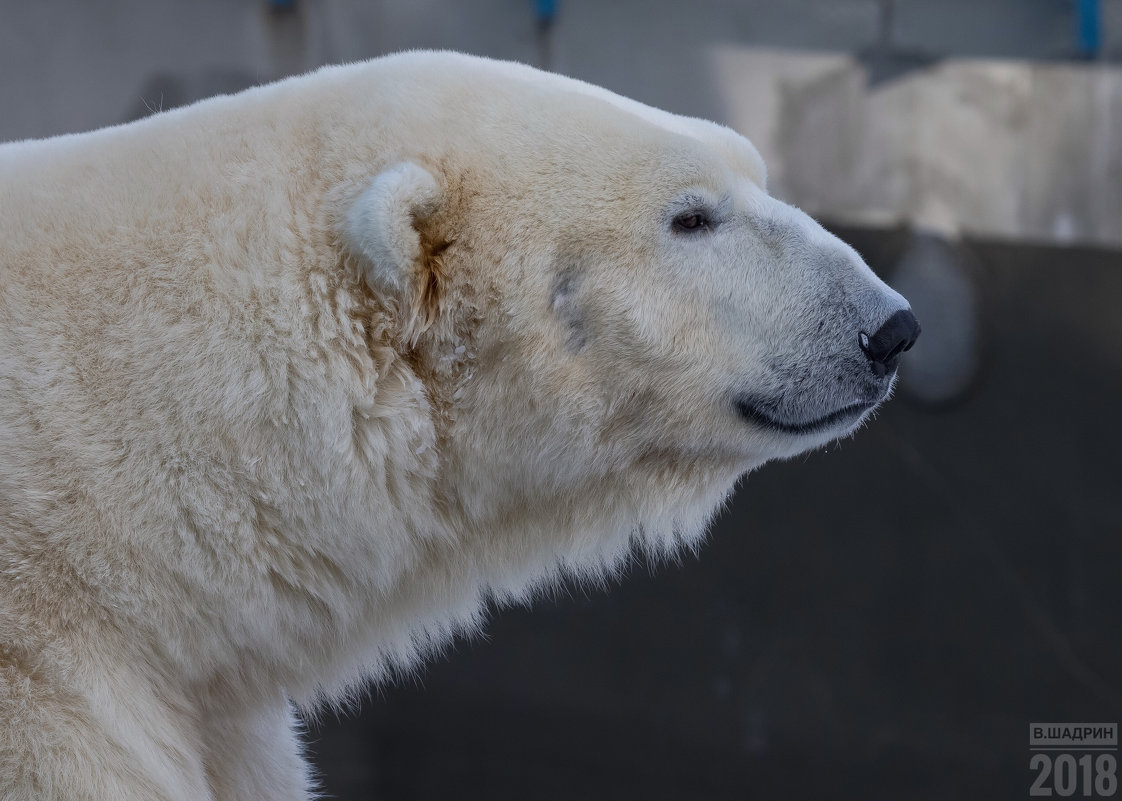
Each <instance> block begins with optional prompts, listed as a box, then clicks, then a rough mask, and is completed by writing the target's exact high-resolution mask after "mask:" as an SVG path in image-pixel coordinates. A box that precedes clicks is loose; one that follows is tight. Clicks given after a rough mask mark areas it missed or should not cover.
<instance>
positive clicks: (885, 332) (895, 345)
mask: <svg viewBox="0 0 1122 801" xmlns="http://www.w3.org/2000/svg"><path fill="white" fill-rule="evenodd" d="M919 331H920V328H919V320H917V319H916V316H915V315H914V314H912V312H911V310H910V309H901V310H900V311H898V312H896V313H895V314H893V315H892V316H891V317H889V318H888V320H886V321H885V323H884V324H883V325H882V326H881V327H880V328H878V329H877V330H876V332H875V333H873V334H871V335H870V334H866V333H865V332H864V331H861V332H859V333H858V334H857V341H858V343H859V344H860V345H861V350H863V351H864V352H865V355H866V356H867V357H868V359H869V361H870V362H871V366H872V368H873V372H874V373H876V374H877V375H878V376H883V375H885V374H886V373H888V372H889V371H891V370H895V369H896V360H897V358H898V357H899V356H900V354H901V353H903V352H904V351H906V350H908V349H909V348H911V347H912V345H914V344H915V343H916V339H917V338H918V337H919Z"/></svg>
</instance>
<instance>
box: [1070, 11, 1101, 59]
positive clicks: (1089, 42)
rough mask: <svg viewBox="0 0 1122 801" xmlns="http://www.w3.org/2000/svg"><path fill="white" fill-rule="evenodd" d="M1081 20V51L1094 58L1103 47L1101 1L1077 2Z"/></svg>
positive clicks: (1078, 14)
mask: <svg viewBox="0 0 1122 801" xmlns="http://www.w3.org/2000/svg"><path fill="white" fill-rule="evenodd" d="M1076 3H1077V6H1076V13H1077V16H1078V19H1079V49H1080V50H1081V51H1082V52H1083V55H1085V56H1087V57H1089V58H1094V57H1095V56H1097V55H1098V54H1099V48H1100V47H1101V46H1102V9H1101V8H1100V5H1099V3H1100V0H1076Z"/></svg>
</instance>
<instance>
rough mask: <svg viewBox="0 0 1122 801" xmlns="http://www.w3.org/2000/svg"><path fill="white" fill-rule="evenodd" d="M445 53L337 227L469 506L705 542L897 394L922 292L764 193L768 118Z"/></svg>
mask: <svg viewBox="0 0 1122 801" xmlns="http://www.w3.org/2000/svg"><path fill="white" fill-rule="evenodd" d="M426 64H431V62H426ZM435 69H436V70H437V71H439V74H440V77H439V79H438V80H435V81H433V83H435V84H436V85H437V86H440V87H442V89H441V90H440V91H439V92H437V93H436V94H435V95H434V94H433V93H432V92H431V90H429V91H426V92H421V91H419V90H418V91H417V92H416V93H415V94H413V95H412V96H413V97H414V98H415V97H421V98H423V100H422V101H421V102H419V103H414V102H413V101H412V100H411V101H410V104H408V105H405V104H403V105H402V107H401V109H400V110H399V112H398V113H399V114H400V117H396V118H395V119H397V121H398V122H401V123H402V124H403V125H404V126H405V127H406V128H407V129H408V130H409V131H410V132H411V135H410V138H409V139H408V140H402V141H400V142H398V143H396V144H395V147H394V148H392V150H393V155H392V157H390V158H386V157H384V156H381V157H380V158H379V159H378V161H379V163H378V164H377V165H376V166H372V168H371V169H370V174H369V175H368V176H366V177H364V178H363V180H362V181H361V182H358V183H356V185H355V188H354V190H353V192H352V193H351V194H350V195H349V196H348V204H347V210H346V214H345V219H344V221H343V222H342V223H341V225H342V227H343V229H344V238H345V241H346V243H347V247H348V248H349V250H350V252H351V253H353V254H354V255H355V257H356V259H357V261H358V262H359V269H360V270H361V271H362V272H363V275H364V277H365V280H366V282H367V283H368V285H369V286H370V288H371V290H372V291H373V292H374V294H375V295H377V296H379V297H380V298H382V299H384V300H385V302H386V308H387V309H388V310H389V314H390V317H391V318H392V319H393V321H394V322H393V326H392V328H393V330H394V335H395V342H396V345H395V347H396V349H397V350H398V352H399V353H401V354H402V356H403V358H405V359H406V360H407V361H408V363H409V364H410V366H411V368H412V370H413V371H414V373H415V375H416V376H417V377H418V379H419V380H420V381H422V382H423V383H424V385H425V387H426V394H427V396H428V398H429V399H430V401H431V402H432V403H433V407H434V410H435V412H434V413H435V415H436V417H437V418H438V425H437V429H438V430H437V432H436V435H437V441H438V443H439V445H438V447H439V448H440V449H441V455H440V461H441V467H440V470H441V475H442V478H443V480H444V481H446V482H447V486H446V497H448V498H449V499H450V501H449V508H451V509H455V510H456V514H457V515H461V516H462V520H461V522H464V523H465V524H466V525H468V526H469V527H471V526H474V527H476V528H478V529H479V530H482V531H493V530H495V529H496V528H501V527H502V526H503V525H506V524H508V523H511V522H513V521H520V522H519V525H521V526H522V527H523V533H522V534H519V535H518V536H520V537H525V536H528V535H526V534H525V533H524V529H525V527H527V526H529V527H531V528H532V527H533V524H532V522H531V520H532V518H533V517H534V515H533V514H531V512H530V511H528V510H537V511H538V512H540V513H541V514H542V515H543V516H544V517H545V518H546V523H547V524H548V525H552V526H557V525H560V524H562V523H571V526H570V527H571V528H572V529H573V530H574V533H573V534H572V536H571V538H570V541H567V542H566V544H565V545H564V546H561V545H557V546H556V547H555V548H554V549H553V551H552V552H554V553H555V554H557V555H559V556H560V557H561V558H563V559H564V558H567V554H570V553H572V552H573V550H574V549H576V550H577V551H580V546H579V543H580V541H581V540H582V538H587V539H588V540H589V541H590V542H595V543H597V545H596V546H592V545H590V546H589V549H588V550H589V552H595V551H597V548H598V547H599V546H600V545H602V544H603V542H604V541H605V535H604V534H603V533H602V531H601V530H602V529H604V528H605V527H607V528H608V529H611V530H612V531H614V532H618V536H614V535H613V536H614V539H613V536H609V537H607V540H609V541H613V542H615V543H616V545H617V546H618V544H619V542H621V541H622V540H624V539H627V537H628V536H631V535H634V534H635V533H636V532H638V533H640V535H641V536H642V537H643V538H644V539H645V540H647V541H650V542H653V543H655V544H659V543H666V542H670V541H679V540H681V539H686V540H688V539H690V538H691V537H693V536H695V535H696V534H697V533H698V532H700V531H701V530H703V528H704V526H705V523H706V522H707V519H708V516H709V515H710V514H711V513H712V510H713V509H714V508H715V506H716V505H717V504H718V503H719V501H720V500H721V498H723V497H724V496H725V495H726V493H727V492H728V491H729V490H730V488H731V487H732V485H733V483H734V482H735V480H736V479H737V477H738V476H740V475H742V474H744V473H745V472H747V471H749V470H751V469H753V468H755V467H757V466H758V465H760V464H762V463H764V462H766V461H768V460H770V459H775V458H782V457H790V456H792V455H794V454H798V453H801V452H803V451H806V450H807V449H810V448H814V447H817V446H821V445H823V444H825V443H828V442H830V441H832V440H835V439H837V438H839V437H843V436H846V435H848V434H850V433H851V432H853V431H854V430H855V429H856V428H857V427H858V426H860V425H861V424H862V422H863V421H865V420H866V419H867V417H868V416H869V414H870V412H871V411H872V410H873V409H874V408H876V406H877V405H878V404H879V403H881V402H882V401H884V400H885V399H886V398H887V397H888V396H889V394H890V392H891V390H892V386H893V381H894V377H895V368H896V363H897V357H898V355H899V354H900V352H901V351H904V350H907V349H908V348H909V347H911V345H912V343H913V342H914V341H915V338H916V336H917V335H918V332H919V329H918V326H917V324H916V322H915V318H914V317H913V316H912V314H911V312H910V310H909V307H908V304H907V302H906V301H905V300H904V298H902V297H901V296H900V295H899V294H897V293H896V292H894V291H893V290H892V289H890V288H889V287H888V286H886V285H885V284H884V283H883V282H882V281H880V280H879V279H878V278H877V277H876V276H875V275H874V274H873V272H872V271H871V270H870V269H869V268H868V267H867V266H866V265H865V263H864V262H863V261H862V260H861V258H860V257H859V256H858V255H857V253H855V252H854V251H853V249H852V248H850V247H848V246H847V245H846V244H844V243H843V242H841V241H840V240H839V239H837V238H836V237H835V236H833V235H831V234H830V233H828V232H827V231H825V230H824V229H823V228H822V227H821V226H820V225H819V224H818V223H816V222H815V221H814V220H813V219H811V218H810V217H809V216H807V215H806V214H804V213H802V212H801V211H799V210H797V209H795V208H793V207H791V206H789V205H787V204H786V203H783V202H781V201H780V200H777V199H776V198H774V197H772V196H770V195H769V194H768V191H767V185H766V176H765V168H764V164H763V162H762V161H761V159H760V157H759V154H758V153H757V151H756V150H755V148H754V147H753V146H752V145H751V144H750V143H749V142H748V141H747V140H746V139H744V138H743V137H741V136H738V135H737V134H735V133H734V132H732V131H730V130H728V129H726V128H723V127H721V126H718V125H715V124H713V123H708V122H703V121H700V120H693V119H687V118H683V117H678V116H674V115H671V114H667V113H664V112H660V111H657V110H654V109H651V108H648V107H646V106H643V105H640V104H638V103H634V102H632V101H628V100H625V99H623V98H620V97H617V96H615V95H612V94H610V93H608V92H606V91H604V90H600V89H597V88H595V87H591V86H588V85H585V84H582V83H579V82H576V81H571V80H568V79H564V78H559V77H556V76H551V75H546V74H543V73H538V72H536V71H534V70H530V69H529V68H523V67H516V66H514V65H506V64H497V63H494V62H479V61H476V60H471V61H466V62H463V63H455V64H446V63H443V62H439V63H438V66H436V67H435ZM422 72H424V71H422ZM465 76H466V77H465ZM432 77H433V75H432V74H426V75H424V76H422V77H421V78H418V77H417V76H416V74H414V73H408V74H404V73H403V75H402V78H401V81H402V87H401V89H400V91H401V92H402V94H403V95H406V96H409V95H411V93H412V92H413V88H412V85H411V82H412V81H416V80H426V79H432ZM411 121H415V122H411ZM609 497H610V498H611V499H612V501H611V503H609V502H608V501H606V500H604V499H605V498H609ZM582 532H583V533H582ZM543 537H544V535H543Z"/></svg>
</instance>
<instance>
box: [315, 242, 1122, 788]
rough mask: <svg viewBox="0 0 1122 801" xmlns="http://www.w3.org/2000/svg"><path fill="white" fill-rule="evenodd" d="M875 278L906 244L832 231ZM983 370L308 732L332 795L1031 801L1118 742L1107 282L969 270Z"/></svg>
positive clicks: (1038, 272)
mask: <svg viewBox="0 0 1122 801" xmlns="http://www.w3.org/2000/svg"><path fill="white" fill-rule="evenodd" d="M841 233H842V234H843V236H845V237H847V238H848V239H849V240H850V241H851V242H853V243H854V244H855V246H856V247H857V248H858V249H859V250H860V251H861V252H862V253H863V254H864V255H865V256H866V258H867V259H868V260H869V261H870V263H871V264H873V265H874V267H880V268H883V269H884V270H886V271H887V270H888V268H889V267H890V266H891V265H893V264H895V263H896V260H897V259H898V258H899V256H900V255H901V253H902V252H903V250H904V248H905V247H906V244H907V241H908V240H907V237H906V235H904V234H903V233H902V232H900V233H891V232H889V233H885V232H862V231H852V230H851V231H842V232H841ZM966 247H968V248H969V249H970V251H971V252H972V257H971V264H972V270H973V273H972V274H973V277H974V279H975V281H976V286H977V290H978V298H979V311H980V321H981V323H980V324H981V329H982V336H983V338H984V340H985V354H984V359H983V362H982V368H981V373H980V375H979V376H978V378H977V380H976V381H975V382H974V384H973V385H972V388H971V391H970V392H969V393H968V395H967V396H965V397H964V398H963V399H962V401H961V402H959V403H957V404H953V405H949V406H943V407H939V408H934V409H932V408H927V407H923V406H920V405H918V404H913V403H911V402H909V401H908V400H907V399H906V398H904V397H902V398H898V399H896V400H894V401H893V402H891V403H890V404H889V405H888V406H887V407H886V408H885V410H884V411H883V412H882V413H881V414H880V416H879V419H877V420H876V421H874V422H873V423H872V424H871V425H870V426H869V427H868V429H867V430H864V431H862V432H860V433H859V434H858V435H857V436H856V438H854V439H852V440H849V441H845V442H842V443H840V444H837V445H834V446H831V447H830V448H829V449H827V451H826V452H824V453H816V454H812V455H809V456H805V457H801V458H799V459H796V460H794V461H792V462H788V463H781V464H775V465H769V466H767V467H765V468H764V469H762V470H761V471H759V472H758V473H756V474H754V475H752V476H750V477H749V478H748V479H747V481H746V482H745V484H744V486H743V487H742V489H741V490H740V491H739V493H738V495H737V496H736V499H735V502H734V503H733V505H732V507H731V509H730V510H729V511H728V513H727V514H726V515H724V516H723V517H722V519H721V520H720V522H719V524H718V525H717V527H716V530H715V531H714V533H713V535H712V537H711V539H710V542H709V543H708V544H707V545H706V547H705V548H704V549H703V550H702V552H701V555H700V558H699V559H697V560H694V559H692V558H687V559H686V560H684V562H683V563H682V564H681V565H674V566H663V567H660V568H658V569H657V570H655V571H654V572H653V575H652V574H650V573H648V572H647V571H646V570H645V569H643V568H637V569H635V570H633V571H632V575H630V576H629V577H628V578H627V579H626V580H625V581H624V582H623V583H622V585H621V586H618V587H614V588H612V589H611V590H610V591H609V592H607V593H603V594H601V593H596V594H593V595H591V596H586V595H583V594H581V593H580V592H579V591H574V597H571V598H565V599H561V600H559V601H558V602H556V603H539V604H538V606H537V608H535V609H532V610H524V609H511V610H506V611H503V612H501V613H498V614H497V615H496V617H495V620H494V622H493V623H492V625H491V626H490V627H489V629H488V635H487V637H486V638H480V640H479V641H477V642H473V643H466V644H465V643H461V644H459V645H458V646H457V647H456V648H455V649H454V650H453V652H451V653H450V654H449V655H448V656H447V657H446V658H444V659H442V660H440V661H439V662H438V663H437V664H434V665H431V666H429V667H428V668H427V669H426V670H424V671H423V673H422V675H421V677H420V679H419V681H418V682H417V684H415V685H406V686H397V687H389V688H384V689H383V690H381V691H380V692H379V693H378V694H377V695H376V697H375V698H373V699H372V700H369V701H368V702H367V703H366V704H365V705H364V707H363V710H362V714H361V716H359V717H349V718H346V719H343V720H334V719H329V720H327V721H326V722H325V723H324V724H322V725H317V726H315V727H313V728H312V730H311V732H310V740H311V750H312V752H313V753H314V754H315V757H316V760H317V762H318V764H319V766H320V767H321V769H322V771H323V775H324V786H325V789H326V790H327V792H328V793H329V795H330V796H332V797H335V798H339V799H367V798H378V799H381V800H382V801H405V800H406V799H437V798H449V797H455V798H462V799H471V798H480V799H482V798H486V799H490V801H497V800H498V799H512V801H513V799H519V801H521V800H522V799H554V798H556V799H562V798H565V799H571V798H587V799H644V801H653V800H654V799H667V800H668V801H669V799H676V800H677V799H691V801H698V800H699V799H729V801H732V800H733V799H736V801H742V800H743V799H745V798H768V799H771V798H775V799H778V798H783V799H819V798H861V799H865V798H907V799H913V801H924V800H926V799H932V800H934V799H957V798H970V799H977V798H1023V797H1027V792H1028V787H1029V784H1030V783H1031V779H1032V776H1031V775H1030V774H1029V772H1028V770H1027V764H1028V762H1027V759H1028V744H1027V741H1026V738H1027V735H1026V729H1027V724H1028V723H1029V722H1031V721H1040V720H1061V721H1065V720H1071V721H1117V720H1119V718H1120V717H1122V701H1120V696H1119V690H1120V685H1122V682H1120V681H1119V677H1120V676H1122V640H1120V638H1119V634H1120V633H1122V608H1120V604H1119V599H1118V593H1117V582H1118V575H1119V572H1120V569H1122V537H1120V536H1119V534H1120V533H1122V494H1120V493H1119V486H1120V485H1122V434H1120V432H1122V426H1119V425H1118V423H1117V414H1118V410H1119V409H1122V316H1119V315H1118V314H1117V308H1116V305H1117V299H1118V298H1122V255H1120V254H1118V253H1115V252H1105V251H1096V250H1079V249H1055V248H1032V247H1015V246H1009V245H1003V244H995V243H987V242H970V243H967V245H966Z"/></svg>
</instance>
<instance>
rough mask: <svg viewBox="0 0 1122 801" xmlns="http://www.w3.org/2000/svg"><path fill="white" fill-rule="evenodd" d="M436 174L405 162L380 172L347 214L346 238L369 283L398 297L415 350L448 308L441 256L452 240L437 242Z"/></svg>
mask: <svg viewBox="0 0 1122 801" xmlns="http://www.w3.org/2000/svg"><path fill="white" fill-rule="evenodd" d="M440 202H441V192H440V186H439V184H438V183H437V181H436V178H434V177H433V175H432V173H430V172H429V171H428V170H426V169H424V168H423V167H419V166H417V165H416V164H413V163H412V162H408V161H406V162H402V163H400V164H396V165H394V166H392V167H389V168H388V169H386V170H385V171H383V172H381V173H379V174H378V175H377V176H375V177H374V179H373V180H371V182H370V183H369V184H368V185H367V187H366V189H364V190H363V191H362V193H361V194H359V196H358V197H357V198H356V199H355V201H354V202H353V203H352V204H351V207H350V209H349V210H348V211H347V218H346V221H345V223H344V240H345V242H346V245H347V248H348V249H349V250H350V251H351V252H352V253H353V254H354V255H355V256H357V257H358V258H359V260H360V261H361V263H362V267H363V275H364V277H365V279H366V283H367V284H368V285H369V286H370V288H371V289H373V290H374V291H375V292H378V293H380V294H382V295H384V296H385V295H388V296H389V297H390V298H392V299H393V300H394V301H395V302H396V304H397V306H398V309H399V310H400V312H401V316H402V321H401V322H402V331H401V334H402V338H403V339H404V340H405V342H406V343H408V344H409V345H410V346H413V345H416V344H417V339H418V338H419V337H420V336H421V334H423V333H424V332H425V330H426V329H428V327H429V326H431V325H432V324H433V322H434V321H435V320H436V318H437V315H438V314H439V312H440V308H441V306H442V304H443V295H444V292H443V289H444V283H445V279H446V275H445V272H444V265H443V262H442V259H441V255H442V253H443V251H444V249H445V248H446V247H447V246H448V244H449V243H448V242H444V241H434V236H433V233H434V232H433V226H432V225H431V224H430V223H431V221H432V219H433V217H434V216H435V214H436V212H437V211H438V209H439V207H440Z"/></svg>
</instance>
